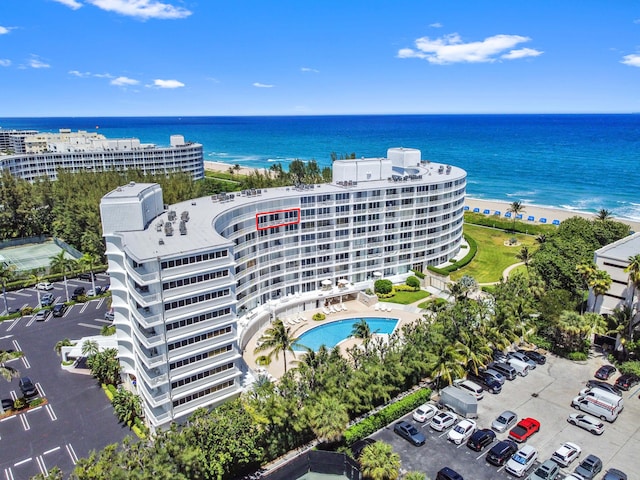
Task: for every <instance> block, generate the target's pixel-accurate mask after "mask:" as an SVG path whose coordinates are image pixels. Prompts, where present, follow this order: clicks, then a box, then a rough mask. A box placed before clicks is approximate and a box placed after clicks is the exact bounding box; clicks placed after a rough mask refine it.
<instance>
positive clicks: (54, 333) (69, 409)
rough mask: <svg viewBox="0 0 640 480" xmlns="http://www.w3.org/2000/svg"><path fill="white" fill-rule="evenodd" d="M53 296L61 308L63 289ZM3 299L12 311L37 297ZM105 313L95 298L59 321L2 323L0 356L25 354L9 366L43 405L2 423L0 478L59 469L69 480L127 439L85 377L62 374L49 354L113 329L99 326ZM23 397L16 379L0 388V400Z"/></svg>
mask: <svg viewBox="0 0 640 480" xmlns="http://www.w3.org/2000/svg"><path fill="white" fill-rule="evenodd" d="M107 283H108V277H106V276H99V277H98V279H97V280H96V285H106V284H107ZM75 286H84V287H85V288H87V289H89V288H91V282H90V281H83V280H76V279H74V280H70V281H69V282H68V288H69V289H70V291H73V288H75ZM50 292H52V293H54V295H55V296H56V297H58V298H60V300H58V301H64V299H65V290H64V285H63V284H62V282H59V283H55V284H54V289H53V290H50ZM7 296H8V297H9V302H10V304H11V305H12V306H13V305H14V304H16V303H17V304H18V306H20V307H22V306H23V304H28V305H31V306H34V305H35V304H36V303H37V292H36V291H35V290H34V289H23V290H22V291H18V292H8V293H7ZM34 299H35V301H34ZM0 302H1V300H0ZM106 310H107V304H106V299H105V298H97V299H94V300H91V301H89V302H86V303H82V304H76V305H73V306H70V307H69V308H68V309H67V310H66V311H65V313H64V315H63V316H62V317H53V316H49V317H48V318H47V320H46V321H44V322H36V321H34V319H33V317H32V316H24V317H22V318H17V319H15V320H8V321H4V322H2V323H0V350H19V351H22V352H23V353H24V356H23V357H22V358H19V359H16V360H12V361H11V362H9V366H11V367H13V368H15V369H17V370H18V371H19V372H20V375H21V376H23V377H25V376H27V377H30V378H31V380H32V381H33V382H34V384H35V385H36V387H37V390H38V394H39V396H40V397H43V398H46V400H47V403H46V404H45V405H42V406H40V407H36V408H34V409H31V410H28V411H25V412H22V413H20V414H17V415H12V416H9V417H6V418H4V419H2V420H0V477H1V478H3V479H6V480H12V479H27V478H30V477H31V476H33V475H36V474H38V473H44V472H46V471H47V470H48V469H50V468H52V467H53V466H56V465H57V466H58V467H60V468H61V469H62V471H63V472H65V474H69V473H70V472H71V470H72V469H73V466H74V465H75V464H76V462H77V460H78V458H81V457H86V456H88V455H89V453H90V452H91V450H100V449H102V448H103V447H104V446H106V445H107V444H110V443H115V442H120V441H121V440H122V439H123V438H124V437H125V436H127V435H131V431H130V430H129V428H128V427H123V426H122V425H120V424H119V423H118V420H117V418H116V417H115V415H114V413H113V407H112V406H111V404H110V403H109V400H108V399H107V397H106V396H105V394H104V392H103V391H102V388H101V387H100V385H98V384H97V382H96V380H95V379H94V378H93V377H91V376H90V375H86V374H79V373H71V372H68V371H65V370H63V369H62V368H61V367H60V357H58V356H57V355H56V353H55V351H54V346H55V344H56V342H57V341H59V340H62V339H65V338H69V339H72V340H73V339H79V338H82V337H85V336H91V335H97V334H99V333H100V330H101V329H102V327H103V326H104V325H107V324H109V323H110V322H108V321H106V320H105V319H104V313H105V312H106ZM20 396H21V392H20V390H19V388H18V379H14V380H12V381H11V382H6V381H1V382H0V397H1V398H2V399H7V398H11V399H16V398H18V397H20ZM97 426H98V427H99V428H96V427H97ZM65 476H66V475H65Z"/></svg>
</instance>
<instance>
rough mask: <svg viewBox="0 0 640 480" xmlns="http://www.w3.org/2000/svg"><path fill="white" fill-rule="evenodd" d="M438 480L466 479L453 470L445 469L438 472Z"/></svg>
mask: <svg viewBox="0 0 640 480" xmlns="http://www.w3.org/2000/svg"><path fill="white" fill-rule="evenodd" d="M436 480H464V478H463V477H462V475H460V474H459V473H458V472H456V471H455V470H453V469H452V468H449V467H444V468H442V469H440V471H438V473H437V475H436Z"/></svg>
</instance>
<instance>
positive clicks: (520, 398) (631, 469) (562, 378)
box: [373, 355, 640, 480]
mask: <svg viewBox="0 0 640 480" xmlns="http://www.w3.org/2000/svg"><path fill="white" fill-rule="evenodd" d="M547 358H548V360H547V363H546V364H545V365H538V367H537V368H536V369H535V370H533V371H532V372H530V373H529V375H528V376H527V377H524V378H522V377H517V378H516V379H515V380H513V381H507V382H505V385H504V386H503V389H502V393H500V394H498V395H492V394H490V393H486V392H485V395H484V399H482V400H480V401H479V403H478V414H479V418H478V419H477V423H478V428H490V426H491V423H492V422H493V420H494V419H495V418H496V417H497V416H498V415H499V414H500V413H501V412H503V411H504V410H512V411H514V412H515V413H517V414H518V418H519V419H522V418H526V417H533V418H535V419H537V420H539V421H540V424H541V427H540V431H539V432H538V433H535V434H534V435H533V436H532V437H531V438H530V439H529V440H528V441H527V444H530V445H532V446H533V447H535V448H536V449H537V450H538V460H537V461H536V464H535V465H534V467H533V468H531V469H530V470H529V471H528V474H529V473H531V472H533V470H534V469H535V468H536V467H537V465H538V464H540V463H542V462H543V461H545V460H547V459H549V458H550V457H551V454H552V453H553V452H554V451H555V450H556V449H557V448H558V447H559V446H560V445H561V444H562V443H564V442H567V441H570V442H573V443H576V444H577V445H578V446H580V447H581V448H582V454H581V455H580V458H579V459H578V460H577V461H575V462H574V463H573V464H572V465H571V466H570V467H569V468H564V469H562V470H561V472H562V473H561V475H560V476H559V477H558V478H560V479H561V478H564V476H565V475H566V474H567V473H569V472H571V471H573V469H574V468H575V467H576V466H577V464H578V463H579V462H580V461H581V460H582V459H583V458H584V457H586V456H587V455H589V454H595V455H597V456H598V457H600V458H601V459H602V461H603V463H604V469H603V471H606V470H607V469H608V468H618V469H620V470H622V471H624V472H625V473H626V474H627V475H628V476H629V479H640V474H639V473H638V470H639V468H638V465H640V463H639V462H638V460H637V457H636V455H638V453H637V452H638V448H639V447H640V400H638V398H637V397H638V391H637V390H638V387H634V388H632V389H631V390H630V391H629V392H624V393H623V398H624V401H625V408H624V411H623V412H622V413H621V414H620V416H619V418H618V419H617V421H616V422H614V423H608V422H604V423H605V432H604V433H603V434H602V435H601V436H596V435H592V434H591V433H589V432H588V431H586V430H583V429H581V428H578V427H575V426H573V425H570V424H569V423H567V417H568V416H569V415H570V414H571V413H577V412H578V411H577V410H575V409H573V408H571V400H572V399H573V398H574V397H575V396H576V395H577V394H578V391H579V390H580V389H581V388H584V386H585V383H586V382H587V380H589V379H592V378H593V373H594V372H595V371H596V370H597V368H598V367H599V366H600V365H602V364H603V363H606V362H605V360H604V359H603V358H602V357H600V356H595V357H593V358H590V359H589V361H587V362H582V363H576V362H571V361H568V360H564V359H560V358H556V357H553V356H550V355H549V356H548V357H547ZM613 378H615V376H614V377H613ZM403 420H407V421H409V422H412V423H413V424H415V425H416V426H418V428H420V430H421V431H422V432H423V433H424V434H425V436H426V437H427V440H426V443H425V444H424V445H423V446H421V447H414V446H413V445H411V444H410V443H409V442H407V441H406V440H404V439H402V438H400V437H399V436H397V435H395V434H394V433H393V424H392V425H389V426H388V427H387V428H386V429H383V430H381V431H379V432H377V433H376V434H375V435H373V438H375V439H376V440H384V441H385V442H388V443H391V444H392V445H393V447H394V450H395V451H396V452H398V453H399V454H400V457H401V460H402V469H403V470H404V471H420V472H423V473H426V474H427V475H428V476H430V477H431V478H435V476H436V474H437V472H438V470H440V469H441V468H442V467H445V466H449V467H451V468H453V469H454V470H456V471H457V472H458V473H460V474H461V475H462V476H463V477H464V478H465V480H469V479H471V480H491V479H500V478H504V479H510V478H515V477H513V476H512V475H510V474H508V473H507V472H506V471H505V470H504V467H501V468H497V467H494V466H492V465H490V464H489V463H487V462H486V461H485V456H486V454H487V452H488V451H489V449H490V448H491V445H490V446H489V447H487V448H485V449H484V450H483V451H482V452H475V451H473V450H471V449H469V448H468V447H467V446H466V445H465V444H464V443H463V444H462V445H459V446H458V445H454V444H453V443H451V442H449V441H447V433H448V431H446V430H445V431H444V432H437V431H435V430H433V429H431V428H430V427H429V426H428V425H425V424H420V423H417V422H414V421H413V419H412V418H411V414H409V415H407V416H405V417H403ZM507 434H508V431H507V432H505V433H498V434H497V439H496V441H499V440H504V439H506V438H507ZM601 476H602V474H600V475H598V478H600V477H601Z"/></svg>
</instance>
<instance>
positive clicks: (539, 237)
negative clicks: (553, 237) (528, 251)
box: [536, 233, 547, 245]
mask: <svg viewBox="0 0 640 480" xmlns="http://www.w3.org/2000/svg"><path fill="white" fill-rule="evenodd" d="M546 241H547V235H546V234H544V233H541V234H540V235H537V236H536V242H537V243H539V244H540V245H542V244H543V243H545V242H546Z"/></svg>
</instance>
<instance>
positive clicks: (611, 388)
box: [587, 380, 622, 397]
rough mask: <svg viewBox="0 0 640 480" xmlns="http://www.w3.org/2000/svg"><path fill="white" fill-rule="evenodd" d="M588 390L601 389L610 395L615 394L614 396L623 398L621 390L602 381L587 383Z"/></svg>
mask: <svg viewBox="0 0 640 480" xmlns="http://www.w3.org/2000/svg"><path fill="white" fill-rule="evenodd" d="M587 387H588V388H600V389H602V390H606V391H607V392H609V393H613V394H614V395H618V396H619V397H621V396H622V392H621V391H620V389H619V388H617V387H614V386H613V385H611V384H610V383H607V382H603V381H602V380H589V381H588V382H587Z"/></svg>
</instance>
